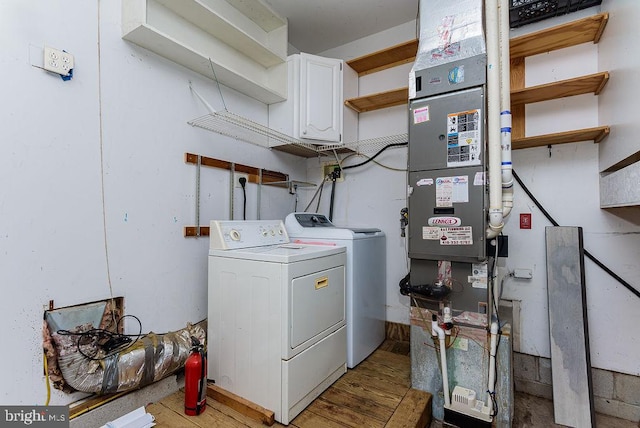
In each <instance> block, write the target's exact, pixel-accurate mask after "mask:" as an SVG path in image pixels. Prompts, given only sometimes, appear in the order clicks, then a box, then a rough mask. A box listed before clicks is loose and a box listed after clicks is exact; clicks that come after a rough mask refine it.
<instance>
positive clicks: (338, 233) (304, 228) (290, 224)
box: [284, 213, 384, 239]
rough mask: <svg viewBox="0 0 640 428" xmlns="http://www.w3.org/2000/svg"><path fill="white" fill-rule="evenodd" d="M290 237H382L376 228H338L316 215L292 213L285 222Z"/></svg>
mask: <svg viewBox="0 0 640 428" xmlns="http://www.w3.org/2000/svg"><path fill="white" fill-rule="evenodd" d="M284 224H285V228H286V229H287V233H288V234H289V236H290V237H296V238H325V239H362V238H369V237H373V236H381V235H384V233H383V232H382V231H381V230H380V229H376V228H370V227H368V228H364V227H360V228H358V227H336V226H335V225H334V224H333V223H331V221H329V219H327V217H325V216H324V215H322V214H314V213H291V214H289V215H287V217H286V218H285V220H284Z"/></svg>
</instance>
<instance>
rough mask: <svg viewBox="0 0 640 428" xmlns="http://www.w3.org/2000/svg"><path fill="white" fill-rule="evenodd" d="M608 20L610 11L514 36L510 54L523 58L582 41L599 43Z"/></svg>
mask: <svg viewBox="0 0 640 428" xmlns="http://www.w3.org/2000/svg"><path fill="white" fill-rule="evenodd" d="M608 20H609V14H608V13H600V14H598V15H593V16H589V17H587V18H583V19H579V20H577V21H572V22H568V23H566V24H562V25H558V26H556V27H551V28H546V29H544V30H540V31H536V32H533V33H530V34H525V35H523V36H519V37H514V38H512V39H511V40H510V41H509V43H510V56H511V58H521V57H526V56H532V55H537V54H541V53H545V52H550V51H554V50H557V49H563V48H568V47H570V46H575V45H579V44H582V43H588V42H593V43H598V42H599V41H600V36H601V35H602V32H603V31H604V28H605V27H606V26H607V21H608Z"/></svg>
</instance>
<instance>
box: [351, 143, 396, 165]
mask: <svg viewBox="0 0 640 428" xmlns="http://www.w3.org/2000/svg"><path fill="white" fill-rule="evenodd" d="M407 144H408V143H407V142H404V143H393V144H389V145H386V146H384V147H383V148H381V149H380V150H378V152H377V153H376V154H375V155H373V156H371V157H370V158H369V159H367V160H366V161H364V162H360V163H358V164H355V165H349V166H343V167H341V169H350V168H357V167H359V166H362V165H366V164H368V163H369V162H371V161H372V160H374V159H375V158H377V157H378V156H379V155H380V154H381V153H382V152H384V151H385V150H387V149H389V148H391V147H402V146H406V145H407Z"/></svg>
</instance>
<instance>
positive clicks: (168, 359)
mask: <svg viewBox="0 0 640 428" xmlns="http://www.w3.org/2000/svg"><path fill="white" fill-rule="evenodd" d="M92 328H93V326H92V325H90V324H85V325H82V326H78V327H77V328H76V329H74V330H75V331H74V332H75V333H82V332H85V331H89V330H90V329H92ZM205 331H206V329H205V328H203V326H201V325H200V324H196V325H191V324H189V325H188V326H187V327H186V328H184V329H182V330H178V331H176V332H171V333H166V334H154V333H149V334H147V335H144V336H142V337H141V338H140V339H139V340H137V341H136V342H135V343H133V344H132V345H131V346H130V347H128V348H126V349H125V350H123V351H121V352H119V353H116V354H114V355H111V356H108V357H106V358H104V359H95V360H93V359H89V358H86V357H85V356H84V355H82V354H81V353H80V352H79V350H78V347H80V349H81V350H82V351H83V352H84V353H85V354H86V355H91V354H92V353H93V350H94V349H95V348H94V344H92V343H87V344H83V343H79V342H78V336H75V335H63V334H59V333H57V332H54V333H52V335H51V336H52V337H53V340H54V342H55V344H56V348H57V351H58V366H59V368H60V370H61V372H62V376H63V377H64V380H65V382H66V383H67V384H68V385H69V386H71V387H72V388H74V389H76V390H77V391H82V392H88V393H96V394H110V393H115V392H124V391H129V390H132V389H137V388H140V387H143V386H145V385H148V384H150V383H153V382H156V381H158V380H160V379H162V378H164V377H166V376H168V375H170V374H171V373H173V372H175V371H177V370H178V369H180V368H182V367H183V366H184V363H185V361H186V360H187V357H188V356H189V354H190V350H191V337H192V336H193V337H195V338H197V339H198V340H199V341H200V343H205Z"/></svg>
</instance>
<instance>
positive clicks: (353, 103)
mask: <svg viewBox="0 0 640 428" xmlns="http://www.w3.org/2000/svg"><path fill="white" fill-rule="evenodd" d="M408 100H409V88H399V89H393V90H391V91H385V92H378V93H377V94H371V95H365V96H362V97H358V98H351V99H348V100H345V102H344V104H345V105H346V106H347V107H349V108H351V109H352V110H355V111H357V112H358V113H364V112H367V111H372V110H378V109H381V108H387V107H393V106H399V105H402V104H406V103H407V101H408Z"/></svg>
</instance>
